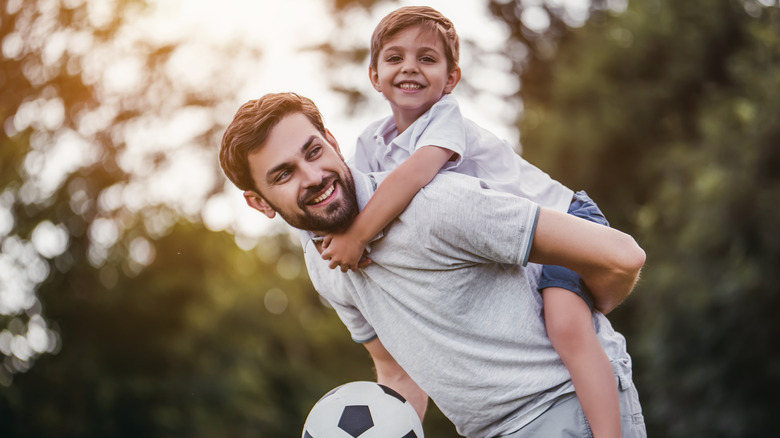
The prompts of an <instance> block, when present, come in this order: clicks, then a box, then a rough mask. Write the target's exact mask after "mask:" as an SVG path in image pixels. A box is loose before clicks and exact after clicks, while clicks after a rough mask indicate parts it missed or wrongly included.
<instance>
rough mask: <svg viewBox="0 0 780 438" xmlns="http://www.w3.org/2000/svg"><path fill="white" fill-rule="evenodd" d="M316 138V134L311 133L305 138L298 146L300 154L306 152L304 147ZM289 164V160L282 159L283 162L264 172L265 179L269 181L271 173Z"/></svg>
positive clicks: (271, 177) (271, 176)
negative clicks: (299, 146)
mask: <svg viewBox="0 0 780 438" xmlns="http://www.w3.org/2000/svg"><path fill="white" fill-rule="evenodd" d="M316 139H317V136H316V135H311V136H310V137H309V138H308V139H307V140H306V142H304V143H303V146H301V148H300V151H301V154H305V153H306V149H308V148H309V146H311V144H312V143H313V142H314V140H316ZM289 166H290V162H289V161H284V162H282V163H279V164H277V165H276V166H274V167H272V168H270V169H268V171H267V172H266V173H265V178H266V180H268V181H270V180H271V179H273V174H275V173H276V172H279V171H280V170H283V169H285V168H287V167H289Z"/></svg>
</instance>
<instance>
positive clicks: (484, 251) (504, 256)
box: [412, 172, 539, 265]
mask: <svg viewBox="0 0 780 438" xmlns="http://www.w3.org/2000/svg"><path fill="white" fill-rule="evenodd" d="M434 182H435V183H431V184H428V185H427V186H426V187H424V188H423V189H422V190H421V191H420V193H419V194H418V195H417V196H418V197H419V198H420V199H419V201H420V202H418V200H417V199H415V201H414V202H413V204H412V205H414V206H415V220H416V221H417V222H419V224H421V227H420V229H421V235H420V238H421V239H422V240H423V241H425V242H426V246H427V247H428V248H429V249H431V250H433V251H435V252H438V253H441V254H448V255H450V256H452V257H454V258H456V259H458V260H461V261H463V262H465V263H503V264H517V265H525V264H526V263H528V257H529V255H530V251H531V245H532V243H533V236H534V233H535V231H536V222H537V220H538V217H539V206H538V205H537V204H535V203H533V202H531V201H529V200H527V199H525V198H520V197H517V196H514V195H511V194H509V193H505V192H498V191H495V190H492V189H490V187H489V186H488V185H487V184H486V183H485V182H483V181H482V180H479V179H477V178H474V177H471V176H467V175H462V174H457V173H454V172H443V173H440V174H439V175H437V176H436V178H435V179H434ZM421 195H422V196H421Z"/></svg>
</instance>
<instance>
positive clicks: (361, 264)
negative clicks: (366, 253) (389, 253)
mask: <svg viewBox="0 0 780 438" xmlns="http://www.w3.org/2000/svg"><path fill="white" fill-rule="evenodd" d="M373 262H374V261H373V260H371V259H370V258H368V257H361V259H360V261H359V262H358V264H357V267H358V269H363V268H365V267H366V266H368V265H370V264H371V263H373Z"/></svg>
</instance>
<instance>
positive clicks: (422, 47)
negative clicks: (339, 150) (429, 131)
mask: <svg viewBox="0 0 780 438" xmlns="http://www.w3.org/2000/svg"><path fill="white" fill-rule="evenodd" d="M369 75H370V77H371V83H372V84H373V85H374V88H375V89H376V90H377V91H379V92H381V93H382V94H383V95H384V96H385V98H386V99H387V100H388V101H389V102H390V107H391V108H392V110H393V116H394V118H395V123H396V125H397V127H398V131H399V133H400V132H403V131H404V130H406V128H408V127H409V125H411V124H412V123H413V122H414V121H415V120H417V118H419V117H420V116H421V115H423V114H424V113H425V112H426V111H428V110H429V109H430V108H431V107H432V106H433V105H434V104H435V103H436V102H438V101H439V99H441V97H442V96H443V95H444V94H446V93H449V92H451V91H452V90H453V89H454V88H455V85H457V83H458V81H459V80H460V69H459V68H458V67H455V68H454V69H453V70H452V71H450V70H449V66H448V65H447V58H446V55H445V53H444V42H443V41H441V38H440V37H438V36H437V35H436V34H435V33H434V32H432V31H430V30H427V29H425V28H424V27H422V26H413V27H410V28H408V29H404V30H402V31H401V32H399V33H398V34H397V35H395V36H394V37H393V38H392V39H390V40H389V41H387V43H386V44H385V45H384V47H382V49H381V51H380V52H379V57H378V60H377V66H376V69H374V68H373V67H372V68H371V69H369Z"/></svg>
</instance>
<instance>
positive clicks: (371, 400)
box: [302, 382, 424, 438]
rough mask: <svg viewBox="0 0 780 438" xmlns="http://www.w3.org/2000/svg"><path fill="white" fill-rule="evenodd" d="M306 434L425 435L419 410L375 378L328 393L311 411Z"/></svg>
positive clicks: (348, 437) (323, 437) (342, 437)
mask: <svg viewBox="0 0 780 438" xmlns="http://www.w3.org/2000/svg"><path fill="white" fill-rule="evenodd" d="M302 437H303V438H423V437H424V435H423V429H422V423H421V422H420V417H419V416H417V411H415V410H414V408H413V407H412V405H411V403H409V402H407V401H406V399H404V398H403V397H402V396H401V394H399V393H397V392H395V391H393V390H392V389H390V388H388V387H387V386H384V385H380V384H378V383H375V382H351V383H347V384H344V385H341V386H339V387H337V388H336V389H334V390H332V391H330V392H329V393H327V394H325V396H324V397H322V398H321V399H320V401H318V402H317V403H316V404H315V405H314V407H313V408H312V409H311V412H309V416H308V417H307V418H306V423H305V424H304V425H303V435H302Z"/></svg>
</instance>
